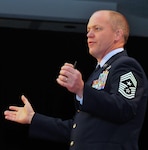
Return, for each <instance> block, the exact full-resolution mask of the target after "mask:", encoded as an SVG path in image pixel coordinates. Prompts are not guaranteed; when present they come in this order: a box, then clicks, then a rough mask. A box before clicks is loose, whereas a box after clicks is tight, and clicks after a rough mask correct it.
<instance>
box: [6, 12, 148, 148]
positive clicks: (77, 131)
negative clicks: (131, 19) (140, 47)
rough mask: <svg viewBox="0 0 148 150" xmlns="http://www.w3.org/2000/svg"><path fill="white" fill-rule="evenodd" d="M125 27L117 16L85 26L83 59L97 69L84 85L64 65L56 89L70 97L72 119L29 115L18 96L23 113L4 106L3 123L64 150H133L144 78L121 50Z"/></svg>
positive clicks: (147, 87) (98, 15)
mask: <svg viewBox="0 0 148 150" xmlns="http://www.w3.org/2000/svg"><path fill="white" fill-rule="evenodd" d="M128 37H129V25H128V22H127V20H126V18H125V17H124V16H123V15H122V14H120V13H119V12H116V11H112V10H100V11H96V12H94V13H93V14H92V16H91V17H90V19H89V21H88V25H87V38H88V40H87V42H88V48H89V53H90V55H92V56H93V57H94V58H95V59H96V60H97V67H96V70H94V72H92V74H91V76H90V77H89V78H88V80H87V82H86V83H84V81H83V80H82V74H81V73H80V72H79V71H78V70H77V69H75V68H74V66H73V65H72V64H70V63H65V64H64V65H63V66H62V67H61V70H60V73H59V76H58V78H57V83H58V84H60V85H61V86H63V87H65V88H67V89H68V90H69V91H70V92H72V93H75V94H76V99H75V102H76V110H77V111H76V113H75V116H74V117H73V119H71V120H61V119H60V118H53V117H49V116H45V115H42V114H39V113H37V112H35V111H34V110H33V108H32V106H31V104H30V103H29V101H28V99H27V98H26V97H25V96H24V95H22V97H21V99H22V101H23V103H24V107H17V106H10V107H9V109H10V110H6V111H5V112H4V115H5V119H7V120H11V121H14V122H18V123H22V124H30V126H29V136H30V137H34V138H40V139H46V140H51V141H56V142H65V143H66V142H67V143H69V145H70V147H69V149H70V150H121V149H122V150H138V139H139V134H140V131H141V128H142V125H143V121H144V117H145V112H146V106H147V98H148V92H147V91H148V83H147V77H146V75H145V73H144V71H143V69H142V67H141V66H140V64H139V63H138V62H137V61H136V60H135V59H134V58H131V57H129V56H128V55H127V52H126V50H125V49H124V46H125V44H126V42H127V40H128Z"/></svg>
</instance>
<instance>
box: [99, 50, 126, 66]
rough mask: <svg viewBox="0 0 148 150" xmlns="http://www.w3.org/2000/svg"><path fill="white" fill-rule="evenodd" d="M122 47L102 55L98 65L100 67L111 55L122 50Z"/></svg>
mask: <svg viewBox="0 0 148 150" xmlns="http://www.w3.org/2000/svg"><path fill="white" fill-rule="evenodd" d="M123 50H124V49H123V48H117V49H115V50H113V51H111V52H109V53H108V54H107V55H105V56H104V57H103V59H102V60H101V62H100V63H98V64H99V65H100V67H102V66H103V65H104V64H105V63H106V62H107V61H108V60H109V59H110V58H111V57H112V56H114V55H115V54H117V53H120V52H122V51H123Z"/></svg>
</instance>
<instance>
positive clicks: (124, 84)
mask: <svg viewBox="0 0 148 150" xmlns="http://www.w3.org/2000/svg"><path fill="white" fill-rule="evenodd" d="M136 88H137V81H136V79H135V77H134V75H133V73H132V72H129V73H126V74H124V75H122V76H121V77H120V83H119V89H118V91H119V92H120V93H121V94H122V95H123V96H124V97H126V98H128V99H132V98H134V97H135V93H136Z"/></svg>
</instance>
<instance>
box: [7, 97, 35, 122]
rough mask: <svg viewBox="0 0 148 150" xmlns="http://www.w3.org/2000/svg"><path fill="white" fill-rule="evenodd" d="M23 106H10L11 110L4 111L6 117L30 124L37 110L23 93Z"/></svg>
mask: <svg viewBox="0 0 148 150" xmlns="http://www.w3.org/2000/svg"><path fill="white" fill-rule="evenodd" d="M21 100H22V101H23V103H24V106H23V107H18V106H9V110H5V111H4V116H5V119H7V120H10V121H14V122H17V123H21V124H30V123H31V120H32V117H33V116H34V114H35V112H34V110H33V108H32V106H31V104H30V103H29V101H28V99H27V98H26V97H25V96H24V95H22V96H21Z"/></svg>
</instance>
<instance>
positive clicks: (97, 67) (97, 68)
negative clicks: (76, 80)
mask: <svg viewBox="0 0 148 150" xmlns="http://www.w3.org/2000/svg"><path fill="white" fill-rule="evenodd" d="M99 69H100V65H99V64H97V66H96V69H95V72H96V71H98V70H99Z"/></svg>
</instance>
